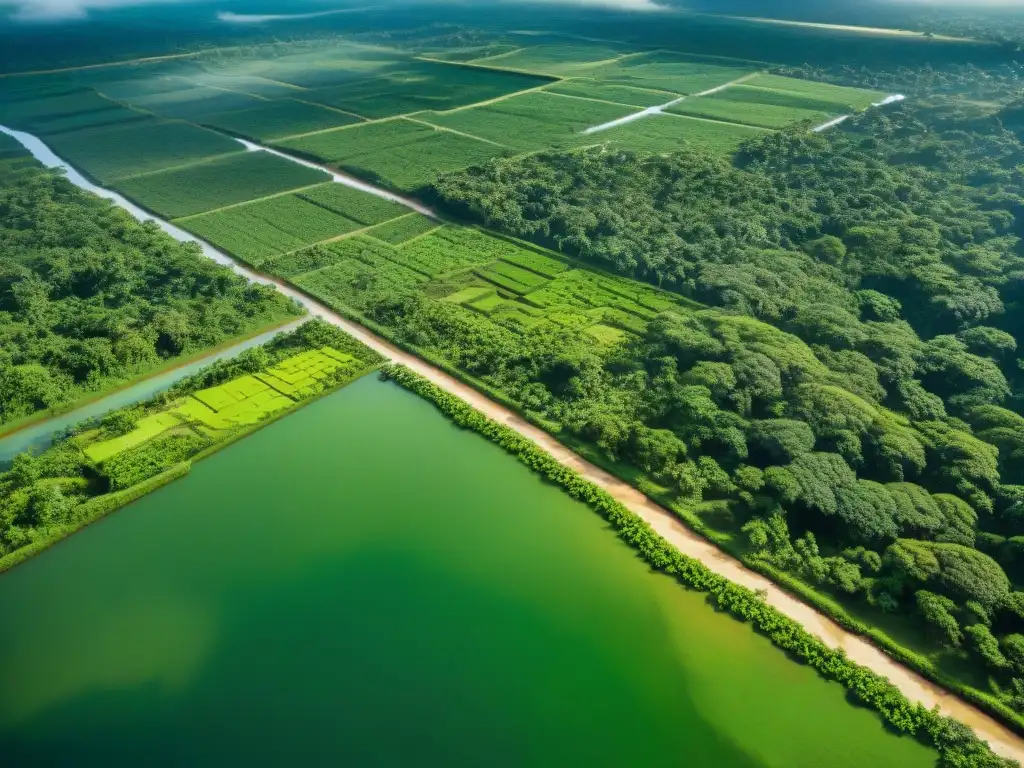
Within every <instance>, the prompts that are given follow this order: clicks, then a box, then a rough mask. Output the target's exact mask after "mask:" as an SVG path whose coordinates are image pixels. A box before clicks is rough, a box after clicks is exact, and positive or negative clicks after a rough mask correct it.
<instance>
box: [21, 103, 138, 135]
mask: <svg viewBox="0 0 1024 768" xmlns="http://www.w3.org/2000/svg"><path fill="white" fill-rule="evenodd" d="M154 119H155V118H154V117H153V116H152V115H149V114H146V113H145V112H139V111H137V110H134V109H128V108H127V107H121V106H113V107H111V108H110V109H100V110H96V111H95V112H80V113H78V114H77V115H64V116H62V117H51V118H47V119H45V120H42V119H40V120H34V121H32V124H31V125H30V126H28V127H30V128H31V130H32V131H33V132H34V133H38V134H39V135H41V136H51V135H53V134H55V133H66V132H68V131H78V130H81V129H83V128H97V127H103V126H114V125H125V124H128V123H134V122H141V121H143V120H154Z"/></svg>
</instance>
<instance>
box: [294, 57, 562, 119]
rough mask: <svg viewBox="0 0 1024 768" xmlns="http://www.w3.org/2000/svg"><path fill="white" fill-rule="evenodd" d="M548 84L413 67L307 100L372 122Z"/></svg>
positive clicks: (509, 75) (430, 65)
mask: <svg viewBox="0 0 1024 768" xmlns="http://www.w3.org/2000/svg"><path fill="white" fill-rule="evenodd" d="M547 82H550V80H549V79H547V78H543V77H536V76H533V75H523V74H517V73H514V72H501V71H497V70H488V69H483V68H480V67H466V66H461V65H458V64H443V63H439V62H433V61H413V62H404V63H401V64H397V65H395V66H393V67H387V68H385V69H384V70H382V71H380V72H379V73H377V76H375V77H371V78H366V79H362V80H357V81H355V82H350V83H345V84H344V85H341V86H337V87H333V88H319V89H315V90H311V91H309V92H307V93H306V94H305V95H304V96H303V99H305V100H307V101H312V102H315V103H318V104H326V105H327V106H331V107H336V108H338V109H343V110H345V111H347V112H353V113H355V114H357V115H361V116H363V117H368V118H382V117H392V116H394V115H403V114H408V113H410V112H420V111H422V110H446V109H452V108H453V107H460V106H463V105H465V104H474V103H476V102H478V101H484V100H485V99H492V98H495V97H497V96H504V95H506V94H510V93H515V92H516V91H523V90H526V89H528V88H536V87H537V86H541V85H544V84H545V83H547Z"/></svg>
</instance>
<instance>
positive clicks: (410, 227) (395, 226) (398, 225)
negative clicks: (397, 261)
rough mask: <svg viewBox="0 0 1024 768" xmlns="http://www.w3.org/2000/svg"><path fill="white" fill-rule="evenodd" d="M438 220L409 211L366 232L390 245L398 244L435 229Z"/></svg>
mask: <svg viewBox="0 0 1024 768" xmlns="http://www.w3.org/2000/svg"><path fill="white" fill-rule="evenodd" d="M437 226H438V222H436V221H434V220H433V219H429V218H427V217H426V216H424V215H422V214H419V213H411V214H408V215H406V216H403V217H402V218H400V219H393V220H392V221H389V222H387V223H386V224H381V225H380V226H379V227H374V228H373V229H372V230H370V231H369V232H368V233H367V234H369V235H370V236H371V237H375V238H377V239H378V240H383V241H384V242H385V243H389V244H391V245H400V244H402V243H404V242H405V241H406V240H412V239H413V238H414V237H419V236H420V235H425V234H426V233H427V232H430V231H431V230H432V229H436V228H437Z"/></svg>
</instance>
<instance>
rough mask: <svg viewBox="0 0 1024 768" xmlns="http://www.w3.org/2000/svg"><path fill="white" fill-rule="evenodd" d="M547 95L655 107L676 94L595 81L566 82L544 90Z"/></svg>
mask: <svg viewBox="0 0 1024 768" xmlns="http://www.w3.org/2000/svg"><path fill="white" fill-rule="evenodd" d="M544 90H546V91H547V92H548V93H560V94H562V95H563V96H576V97H578V98H581V99H598V100H600V101H611V102H614V103H616V104H625V105H626V106H630V107H656V106H658V105H659V104H665V103H666V102H669V101H672V100H673V99H675V98H677V96H678V94H675V93H670V92H668V91H649V90H645V89H643V88H633V87H632V86H629V85H614V84H610V83H601V82H597V81H595V80H566V81H564V82H561V83H556V84H555V85H551V86H548V87H547V88H545V89H544Z"/></svg>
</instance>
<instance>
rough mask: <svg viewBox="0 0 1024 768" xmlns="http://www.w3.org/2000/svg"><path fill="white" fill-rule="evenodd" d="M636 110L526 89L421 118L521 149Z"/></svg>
mask: <svg viewBox="0 0 1024 768" xmlns="http://www.w3.org/2000/svg"><path fill="white" fill-rule="evenodd" d="M636 111H638V110H636V109H635V108H633V107H626V106H620V105H616V104H604V103H602V102H598V101H585V100H583V99H573V98H568V97H565V96H558V95H556V94H551V93H527V94H523V95H522V96H513V97H512V98H510V99H504V100H502V101H499V102H496V103H494V104H490V105H487V106H483V107H472V108H470V109H463V110H459V111H457V112H448V113H442V114H428V115H423V116H422V118H423V119H424V120H426V121H428V122H430V123H433V124H435V125H440V126H443V127H446V128H453V129H455V130H457V131H463V132H464V133H469V134H472V135H473V136H479V137H480V138H484V139H489V140H491V141H496V142H499V143H502V144H505V145H507V146H510V147H514V148H515V149H518V150H531V149H540V148H543V147H553V146H559V145H565V144H572V143H573V142H574V140H575V137H576V134H578V133H580V132H581V131H583V130H584V129H586V128H589V127H591V126H593V125H599V124H601V123H606V122H608V121H610V120H615V119H617V118H620V117H624V116H626V115H629V114H632V113H633V112H636Z"/></svg>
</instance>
